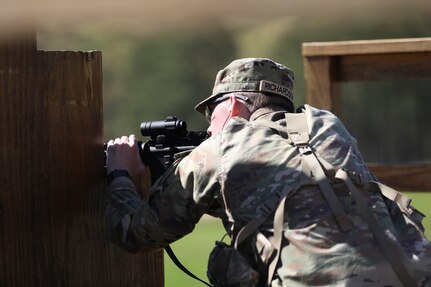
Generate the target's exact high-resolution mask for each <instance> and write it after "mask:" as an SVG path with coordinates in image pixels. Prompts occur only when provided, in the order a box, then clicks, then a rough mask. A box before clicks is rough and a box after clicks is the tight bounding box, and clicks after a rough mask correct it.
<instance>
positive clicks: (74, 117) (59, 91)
mask: <svg viewBox="0 0 431 287" xmlns="http://www.w3.org/2000/svg"><path fill="white" fill-rule="evenodd" d="M35 39H36V37H35V35H34V34H30V35H27V36H21V37H18V36H16V37H9V38H2V39H0V286H5V287H21V286H22V287H24V286H25V287H32V286H44V287H50V286H59V287H65V286H76V287H85V286H89V287H90V286H91V287H97V286H104V287H106V286H113V287H114V286H115V287H121V286H140V287H142V286H151V287H157V286H163V252H161V251H160V252H154V253H149V254H139V255H131V254H128V253H126V252H125V251H122V250H120V249H119V248H118V247H116V246H114V245H113V244H112V243H110V242H109V241H108V240H107V237H106V232H105V221H104V218H103V208H102V195H103V192H104V189H105V176H104V169H103V160H104V153H103V113H102V112H103V102H102V55H101V52H67V51H63V52H56V51H53V52H48V51H38V50H37V49H36V40H35Z"/></svg>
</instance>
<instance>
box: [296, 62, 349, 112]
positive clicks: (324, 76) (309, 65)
mask: <svg viewBox="0 0 431 287" xmlns="http://www.w3.org/2000/svg"><path fill="white" fill-rule="evenodd" d="M336 61H337V59H334V58H330V57H305V58H304V70H305V80H306V90H307V95H306V102H307V103H308V104H310V105H312V106H314V107H317V108H321V109H326V110H330V111H333V112H334V113H336V114H338V113H340V112H341V98H340V86H339V84H338V82H337V81H336V70H335V68H336Z"/></svg>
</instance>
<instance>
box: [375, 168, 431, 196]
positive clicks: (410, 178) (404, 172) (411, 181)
mask: <svg viewBox="0 0 431 287" xmlns="http://www.w3.org/2000/svg"><path fill="white" fill-rule="evenodd" d="M368 166H369V167H370V169H371V171H372V172H373V173H374V174H375V175H376V176H377V178H378V179H379V180H381V181H382V182H383V183H387V184H389V185H390V186H391V187H392V188H395V189H398V190H402V191H430V190H431V177H430V175H431V165H429V164H422V165H409V164H404V165H401V164H398V165H387V164H386V165H383V164H377V163H371V164H368Z"/></svg>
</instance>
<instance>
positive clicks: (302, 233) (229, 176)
mask: <svg viewBox="0 0 431 287" xmlns="http://www.w3.org/2000/svg"><path fill="white" fill-rule="evenodd" d="M305 113H306V116H307V122H308V130H309V133H310V146H311V147H312V148H313V149H314V151H315V153H316V154H317V155H318V156H319V157H321V158H323V159H324V160H326V161H327V162H328V163H330V164H331V165H332V166H333V167H335V168H336V169H340V168H345V169H348V170H350V171H355V172H358V173H360V174H362V175H363V176H364V177H365V178H367V179H369V180H373V179H374V177H373V176H372V174H371V173H370V172H369V170H368V168H367V167H366V165H365V163H364V161H363V159H362V156H361V154H360V152H359V150H358V148H357V144H356V140H355V139H354V138H353V137H352V136H351V135H350V134H349V133H348V131H347V130H346V128H345V127H344V126H343V124H342V123H341V122H340V120H339V119H338V118H337V117H335V116H334V115H333V114H331V113H329V112H327V111H323V110H318V109H315V108H313V107H310V106H305ZM257 118H264V119H269V120H271V121H273V122H276V123H278V124H279V125H281V126H286V121H285V118H284V112H283V111H280V112H269V111H268V112H265V110H260V111H258V112H257V113H255V114H253V115H252V118H251V119H250V120H249V121H247V120H244V119H242V118H232V119H231V120H230V121H229V122H228V123H227V125H226V126H225V128H224V130H223V131H222V132H221V133H219V134H218V135H217V136H213V137H210V138H209V139H208V140H206V141H204V142H203V143H202V144H201V145H200V146H199V147H197V148H196V149H194V150H193V151H192V152H191V153H190V154H189V155H188V156H186V157H185V158H183V159H181V160H179V161H177V162H176V163H175V164H174V165H173V166H172V167H171V168H170V169H169V170H168V171H167V172H166V173H165V174H164V175H163V176H162V177H161V178H160V179H159V180H158V181H157V182H156V183H155V184H154V185H153V187H152V193H151V196H150V198H149V200H148V201H144V200H142V199H141V198H140V197H139V196H138V195H137V193H136V191H135V189H134V187H133V184H132V182H131V181H130V180H129V179H127V178H117V179H116V180H114V181H113V182H112V183H111V185H110V186H109V189H108V192H107V197H106V199H107V201H106V202H107V209H106V211H107V219H108V231H109V236H110V238H111V239H112V240H113V241H114V242H116V243H117V244H119V245H120V246H122V247H124V248H126V249H128V250H131V251H137V250H142V249H143V250H148V249H155V248H160V247H162V246H165V245H167V244H170V243H171V242H173V241H175V240H178V239H180V238H181V237H183V236H184V235H186V234H188V233H190V232H191V231H192V230H193V228H194V226H195V224H196V223H197V222H198V221H199V219H200V218H201V216H202V215H203V214H209V215H212V216H215V217H218V218H221V219H222V220H223V221H224V223H225V226H226V228H227V229H228V230H227V231H228V232H229V233H231V231H232V230H230V227H231V226H232V223H233V222H234V223H235V226H236V228H237V227H240V226H242V225H244V224H246V223H247V222H248V221H249V220H251V219H252V218H253V217H254V216H255V214H256V209H257V208H258V207H259V206H260V205H261V203H262V202H263V201H264V200H265V199H267V198H268V197H269V196H270V195H271V194H272V193H273V192H274V191H276V190H277V189H280V188H282V187H283V186H285V185H286V184H289V185H292V186H295V185H298V184H300V182H301V178H303V176H304V174H303V173H302V165H301V157H300V154H299V153H298V151H297V149H296V148H294V147H293V146H291V145H290V144H288V143H286V140H285V139H284V138H282V137H281V136H280V135H279V134H278V133H277V131H276V130H274V129H271V128H269V127H267V126H264V125H261V124H259V123H258V121H256V119H257ZM337 195H338V196H339V198H340V201H341V203H342V204H343V206H344V208H345V209H346V210H347V211H348V214H350V215H351V220H352V222H353V225H354V227H355V229H354V230H353V231H351V232H349V233H343V232H341V231H340V229H339V227H338V225H337V223H336V222H335V220H334V218H333V214H332V212H331V210H330V209H329V207H328V205H327V204H326V202H325V200H324V198H323V197H322V195H321V192H320V191H319V188H318V186H316V185H315V186H312V185H311V186H307V187H306V188H303V189H300V190H299V191H298V192H297V193H295V194H294V195H293V196H292V197H290V198H289V200H288V201H287V203H286V208H285V224H284V232H283V234H284V238H285V242H288V243H289V244H283V248H282V251H281V256H280V264H279V268H278V270H277V275H278V276H277V278H275V279H274V281H273V283H272V286H317V285H318V286H400V283H399V281H398V279H397V277H396V275H395V274H394V271H393V270H392V269H391V266H390V265H389V264H388V263H387V261H386V259H385V258H384V256H383V255H382V253H381V252H380V250H379V247H378V245H377V243H376V242H375V240H374V239H373V236H372V234H371V233H370V231H369V229H368V228H367V225H366V223H365V222H364V221H363V220H362V219H361V217H360V216H359V215H357V213H356V212H355V203H354V202H353V200H352V199H351V197H350V196H349V195H348V194H337ZM367 200H368V201H369V204H370V206H373V208H374V212H375V215H376V216H378V219H379V221H380V222H381V224H382V225H383V226H384V227H386V228H387V229H388V230H389V231H390V232H392V233H393V234H394V235H395V236H399V235H400V234H399V232H400V231H399V230H397V228H398V227H396V226H394V224H393V222H392V221H391V215H390V214H389V212H388V209H387V206H386V204H385V201H384V199H383V198H382V196H381V195H380V194H377V193H375V194H372V193H370V194H368V195H367ZM271 228H273V225H272V219H271V218H269V219H268V221H267V222H266V223H265V224H264V225H263V226H261V229H262V230H263V231H264V233H265V234H269V236H270V233H271ZM401 229H402V231H403V232H406V234H410V237H409V238H410V239H411V238H413V235H414V234H415V233H416V232H419V231H418V230H410V229H408V227H406V226H405V224H404V225H403V227H402V228H401ZM412 234H413V235H412ZM406 237H408V236H406ZM403 240H404V243H403V244H405V245H406V246H407V247H406V248H407V250H408V251H409V256H410V258H411V259H412V260H413V261H414V260H415V259H417V260H418V261H420V260H422V258H428V261H429V258H431V247H430V245H429V242H428V241H423V242H422V241H420V242H418V241H417V240H410V241H409V239H408V238H403ZM251 249H253V248H252V247H250V250H251ZM244 252H245V253H246V254H248V252H247V251H244ZM250 254H251V253H250ZM250 257H253V256H252V255H250ZM251 260H254V259H251ZM429 263H430V262H428V267H427V268H428V269H427V270H423V269H420V268H419V269H417V274H416V275H418V276H420V277H421V278H425V277H426V276H425V275H429V274H431V264H429ZM256 264H257V263H256ZM427 278H428V277H427ZM428 279H429V280H431V278H428ZM428 279H426V278H425V279H423V280H428ZM425 284H426V283H425ZM428 284H431V283H428ZM424 286H428V285H424Z"/></svg>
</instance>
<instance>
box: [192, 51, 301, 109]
mask: <svg viewBox="0 0 431 287" xmlns="http://www.w3.org/2000/svg"><path fill="white" fill-rule="evenodd" d="M293 79H294V74H293V72H292V71H291V70H290V69H289V68H287V67H285V66H283V65H281V64H279V63H276V62H274V61H272V60H271V59H267V58H244V59H238V60H235V61H233V62H232V63H230V64H229V65H228V66H227V67H226V68H224V69H223V70H220V71H219V72H218V73H217V76H216V79H215V83H214V88H213V91H212V95H211V96H209V97H208V98H206V99H205V100H203V101H202V102H200V103H198V104H197V105H196V107H195V110H196V111H198V112H200V113H202V114H203V113H204V111H205V106H206V105H207V104H209V103H211V102H212V101H213V100H215V99H217V98H218V97H220V96H221V95H223V94H226V93H231V92H246V91H247V92H253V91H254V92H263V93H271V94H274V95H278V96H282V97H284V98H286V99H288V100H290V101H291V102H293V92H292V89H293Z"/></svg>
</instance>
